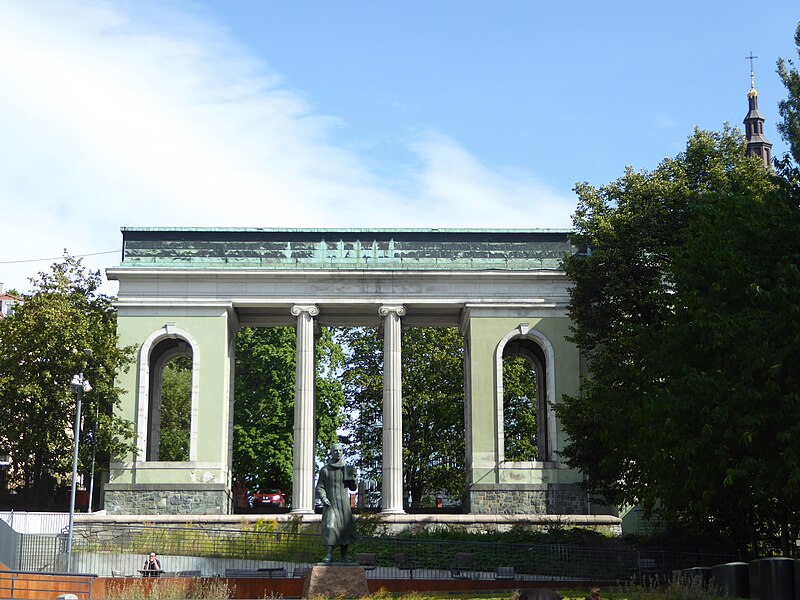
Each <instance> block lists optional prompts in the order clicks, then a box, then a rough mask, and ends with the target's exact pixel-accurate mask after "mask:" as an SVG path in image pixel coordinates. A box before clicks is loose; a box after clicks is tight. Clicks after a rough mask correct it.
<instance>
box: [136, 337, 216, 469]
mask: <svg viewBox="0 0 800 600" xmlns="http://www.w3.org/2000/svg"><path fill="white" fill-rule="evenodd" d="M139 356H140V358H139V365H140V366H139V394H138V411H137V423H136V429H137V432H138V439H137V449H138V460H140V461H141V460H145V461H148V462H151V461H159V460H160V457H159V447H160V444H161V430H160V429H161V389H162V377H163V373H164V367H165V366H166V365H167V364H168V363H169V362H170V361H171V360H172V359H174V358H176V357H179V356H185V357H189V358H190V359H191V363H192V385H191V401H190V414H189V423H190V425H189V461H195V460H196V459H197V411H198V405H199V376H200V356H199V347H198V344H197V342H196V340H195V339H194V338H193V337H192V335H191V334H189V333H188V332H186V331H183V330H181V329H178V328H176V327H175V325H174V324H172V323H167V324H166V325H165V326H164V327H163V328H162V329H160V330H158V331H156V332H153V334H151V335H150V336H149V337H148V338H147V340H145V342H144V344H142V347H141V350H140V355H139Z"/></svg>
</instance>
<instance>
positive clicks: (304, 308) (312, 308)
mask: <svg viewBox="0 0 800 600" xmlns="http://www.w3.org/2000/svg"><path fill="white" fill-rule="evenodd" d="M306 312H307V313H308V314H309V315H311V316H312V317H316V316H317V315H318V314H319V307H318V306H317V305H316V304H295V305H294V306H293V307H292V316H294V317H299V316H300V315H302V314H303V313H306Z"/></svg>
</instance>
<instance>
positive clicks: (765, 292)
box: [556, 127, 800, 549]
mask: <svg viewBox="0 0 800 600" xmlns="http://www.w3.org/2000/svg"><path fill="white" fill-rule="evenodd" d="M577 192H578V195H579V205H578V209H577V211H576V213H575V216H574V224H575V235H574V241H575V243H576V244H577V246H578V247H581V248H585V249H586V252H585V253H581V254H578V255H575V256H572V257H569V258H567V259H566V260H565V263H564V266H565V269H566V271H567V274H568V275H569V276H570V277H571V278H572V279H573V281H574V282H575V286H574V287H573V289H572V290H571V304H570V314H571V316H572V318H573V320H574V324H575V325H574V329H573V339H574V341H575V342H576V343H577V344H578V346H579V347H580V349H581V350H582V351H583V352H584V353H585V355H586V356H587V358H588V365H589V378H588V379H587V380H586V381H584V384H583V386H582V389H581V392H580V395H579V396H577V397H565V398H564V401H563V402H562V403H560V405H558V406H557V407H556V409H557V412H558V415H559V417H560V419H561V422H562V423H563V425H564V427H565V430H566V431H567V433H568V434H569V435H570V436H571V441H570V443H569V444H568V445H567V447H566V448H565V450H564V452H563V456H564V458H565V459H566V460H567V462H568V463H569V464H570V465H571V466H575V467H578V468H580V469H581V470H583V471H584V473H585V474H586V475H587V476H588V486H589V488H590V489H591V490H592V491H593V492H595V493H596V494H599V495H600V496H602V497H603V498H604V499H605V500H606V501H608V502H611V503H614V504H624V503H629V504H635V503H641V504H643V505H644V506H645V507H646V508H650V509H653V508H655V507H657V506H658V507H659V509H660V510H661V511H662V512H663V514H664V515H665V516H666V517H668V518H669V519H674V520H677V521H680V522H683V523H686V524H689V525H692V526H693V527H696V528H698V529H700V530H703V531H707V532H709V533H712V534H714V535H721V536H728V538H729V539H733V540H734V541H735V542H736V543H738V544H740V545H741V546H745V545H748V544H749V546H750V547H751V548H753V549H756V548H758V547H759V546H763V545H764V544H767V545H768V544H770V543H772V542H774V540H776V539H777V538H778V536H779V534H778V532H780V534H783V535H784V536H787V535H790V534H791V532H792V531H793V532H794V535H795V537H796V534H797V526H798V516H800V515H798V513H797V512H796V510H795V508H794V507H796V506H798V500H800V496H798V492H800V487H798V484H799V483H800V477H799V475H800V452H798V447H797V444H796V443H793V442H792V440H796V439H797V438H796V435H797V434H798V433H800V431H797V429H798V427H799V425H798V423H800V402H799V401H798V391H797V390H798V389H800V388H798V383H799V382H798V379H797V375H796V372H797V369H796V368H795V367H796V364H797V358H798V343H797V342H798V339H797V337H796V336H797V331H800V312H798V305H797V302H796V298H797V297H798V293H800V278H798V269H797V265H798V264H800V211H799V210H798V202H797V198H798V195H797V190H796V186H795V188H794V189H792V186H791V185H788V184H787V182H786V181H785V180H782V179H780V178H778V177H775V176H774V174H773V173H772V172H771V171H770V170H768V169H765V168H764V166H763V164H762V163H761V161H760V159H758V158H752V157H746V156H745V143H744V140H743V138H742V136H741V135H740V134H739V133H738V132H737V131H735V130H731V129H729V128H727V127H726V128H725V130H724V131H723V132H721V133H710V132H704V131H696V132H695V133H694V135H693V136H692V137H691V138H689V141H688V143H687V146H686V150H685V152H683V153H681V154H679V155H678V156H677V157H675V158H673V159H667V160H665V161H664V162H663V163H662V164H661V165H659V167H658V168H657V169H656V170H654V171H652V172H635V171H633V170H632V169H628V170H627V171H626V173H625V175H624V176H623V177H621V178H620V179H618V180H617V181H615V182H613V183H611V184H609V185H607V186H603V187H601V188H593V187H592V186H590V185H588V184H581V185H579V186H578V187H577Z"/></svg>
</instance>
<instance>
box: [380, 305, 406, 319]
mask: <svg viewBox="0 0 800 600" xmlns="http://www.w3.org/2000/svg"><path fill="white" fill-rule="evenodd" d="M389 313H396V314H397V316H398V317H402V316H403V315H405V314H406V307H405V306H403V305H402V304H384V305H383V306H381V307H380V308H378V314H379V315H380V316H382V317H385V316H388V315H389Z"/></svg>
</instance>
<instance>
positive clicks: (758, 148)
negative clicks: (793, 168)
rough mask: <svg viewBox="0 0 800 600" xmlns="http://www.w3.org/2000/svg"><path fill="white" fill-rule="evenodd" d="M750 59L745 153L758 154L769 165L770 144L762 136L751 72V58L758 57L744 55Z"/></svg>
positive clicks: (753, 79)
mask: <svg viewBox="0 0 800 600" xmlns="http://www.w3.org/2000/svg"><path fill="white" fill-rule="evenodd" d="M745 58H746V59H748V60H749V61H750V91H749V92H747V102H748V104H749V105H750V110H749V111H748V112H747V116H746V117H745V118H744V121H743V122H744V132H745V136H746V137H747V155H748V156H760V157H761V158H762V160H763V161H764V166H766V167H769V166H770V163H771V162H772V144H771V143H770V142H769V141H768V140H767V138H765V137H764V115H762V114H761V112H760V111H759V110H758V92H757V91H756V78H755V74H754V73H753V59H754V58H758V57H757V56H753V53H752V52H751V53H750V56H745Z"/></svg>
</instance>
